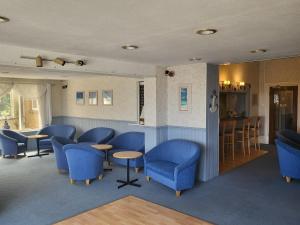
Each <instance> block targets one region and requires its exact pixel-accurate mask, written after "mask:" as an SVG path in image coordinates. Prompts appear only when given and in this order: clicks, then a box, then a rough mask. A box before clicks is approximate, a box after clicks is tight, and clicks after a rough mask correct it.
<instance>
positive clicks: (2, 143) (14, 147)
mask: <svg viewBox="0 0 300 225" xmlns="http://www.w3.org/2000/svg"><path fill="white" fill-rule="evenodd" d="M27 141H28V138H27V137H26V136H24V135H22V134H20V133H17V132H15V131H12V130H1V133H0V149H1V150H2V156H3V158H5V156H6V155H10V156H14V157H15V158H17V155H18V154H20V153H24V155H26V150H27Z"/></svg>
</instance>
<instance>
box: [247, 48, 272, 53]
mask: <svg viewBox="0 0 300 225" xmlns="http://www.w3.org/2000/svg"><path fill="white" fill-rule="evenodd" d="M266 51H268V50H267V49H263V48H259V49H255V50H251V51H250V52H251V53H265V52H266Z"/></svg>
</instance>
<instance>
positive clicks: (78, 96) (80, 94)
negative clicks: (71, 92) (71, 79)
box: [76, 91, 85, 105]
mask: <svg viewBox="0 0 300 225" xmlns="http://www.w3.org/2000/svg"><path fill="white" fill-rule="evenodd" d="M84 96H85V94H84V91H77V92H76V104H78V105H84V98H85V97H84Z"/></svg>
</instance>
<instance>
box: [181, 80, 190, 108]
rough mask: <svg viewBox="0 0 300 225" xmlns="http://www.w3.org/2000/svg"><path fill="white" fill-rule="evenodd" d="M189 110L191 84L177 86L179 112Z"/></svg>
mask: <svg viewBox="0 0 300 225" xmlns="http://www.w3.org/2000/svg"><path fill="white" fill-rule="evenodd" d="M190 110H191V84H187V85H180V86H179V111H190Z"/></svg>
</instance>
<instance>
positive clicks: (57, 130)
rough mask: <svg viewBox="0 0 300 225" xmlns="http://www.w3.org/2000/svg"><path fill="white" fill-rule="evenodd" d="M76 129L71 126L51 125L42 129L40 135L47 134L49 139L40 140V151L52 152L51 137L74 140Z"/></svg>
mask: <svg viewBox="0 0 300 225" xmlns="http://www.w3.org/2000/svg"><path fill="white" fill-rule="evenodd" d="M75 133H76V128H75V127H74V126H71V125H51V126H47V127H44V128H43V129H41V130H40V131H39V132H38V134H46V135H48V137H47V138H44V139H41V140H40V149H49V150H52V144H51V137H53V136H56V137H63V138H67V139H71V140H73V139H74V136H75Z"/></svg>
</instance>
